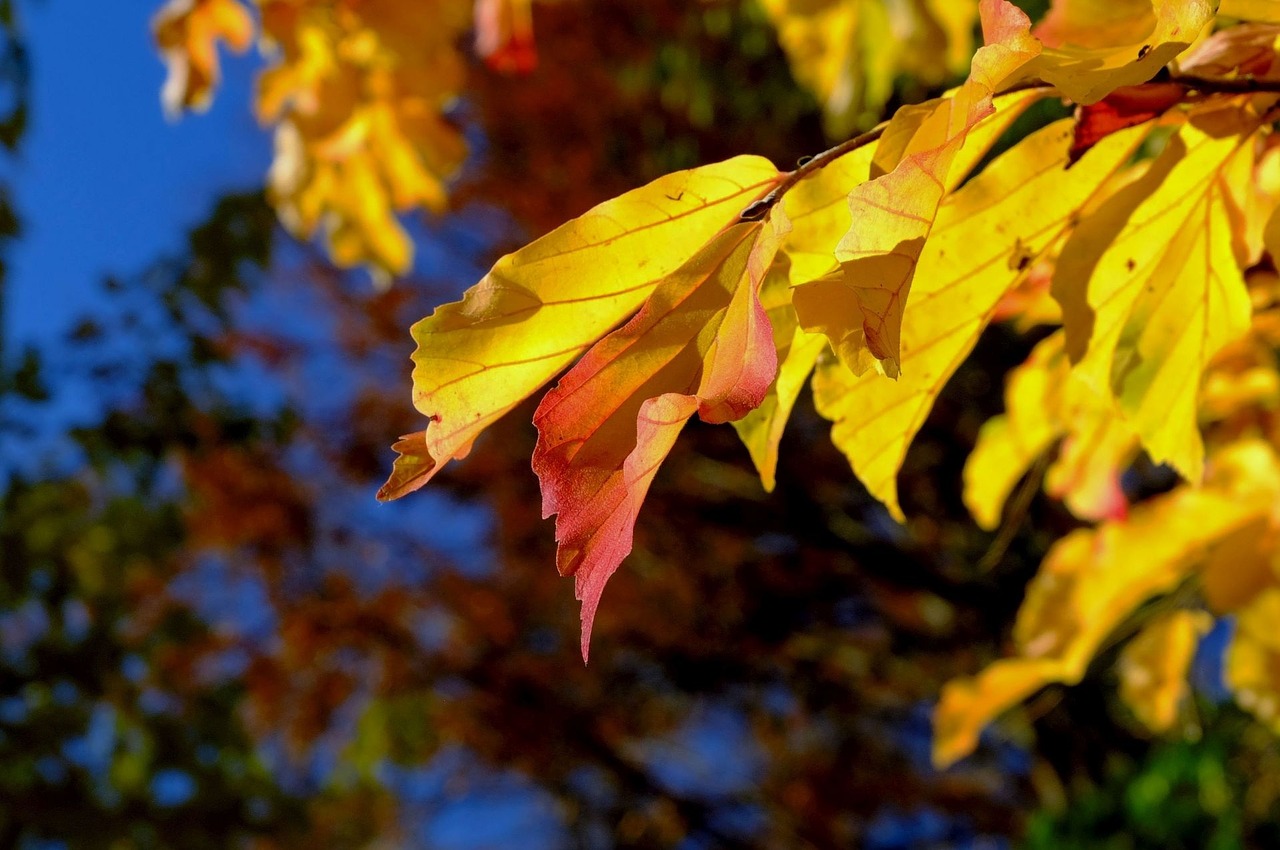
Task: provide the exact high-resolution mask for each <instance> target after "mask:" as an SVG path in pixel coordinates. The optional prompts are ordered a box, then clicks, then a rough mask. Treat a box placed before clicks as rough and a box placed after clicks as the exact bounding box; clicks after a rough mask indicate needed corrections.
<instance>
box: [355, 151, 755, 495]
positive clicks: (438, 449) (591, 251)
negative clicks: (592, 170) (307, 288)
mask: <svg viewBox="0 0 1280 850" xmlns="http://www.w3.org/2000/svg"><path fill="white" fill-rule="evenodd" d="M777 177H778V172H777V169H775V168H774V167H773V165H772V164H771V163H769V161H768V160H765V159H762V158H760V157H738V158H736V159H731V160H728V161H726V162H722V163H718V164H715V165H708V166H703V167H701V168H696V169H693V170H690V171H680V172H676V173H674V174H669V175H667V176H665V177H662V178H660V179H658V180H655V181H654V182H653V183H650V184H648V185H647V186H644V187H642V188H640V189H636V190H633V191H631V192H628V193H627V194H625V195H622V196H620V197H618V198H614V199H613V200H611V201H606V202H605V203H603V204H601V205H600V206H598V207H596V208H594V209H592V210H590V211H589V212H587V213H585V214H584V215H582V216H581V217H579V218H576V219H574V220H573V221H570V222H568V223H566V224H564V225H562V226H561V227H559V228H557V229H556V230H554V231H552V232H551V233H549V234H547V235H546V236H544V237H543V238H541V239H539V240H537V241H536V242H533V243H532V244H530V245H528V246H526V247H524V248H522V249H520V250H519V251H517V252H515V253H514V254H508V255H507V256H505V257H503V258H502V259H500V260H499V261H498V262H497V264H495V265H494V267H493V269H492V270H490V272H489V273H488V274H487V275H486V276H485V277H484V279H483V280H481V281H480V282H479V283H478V284H476V285H475V286H473V287H472V288H471V289H469V290H468V291H467V294H466V295H465V297H464V298H463V300H462V301H459V302H455V303H452V304H446V305H444V306H443V307H440V308H438V309H437V310H436V311H435V312H434V313H433V314H432V315H431V316H429V317H427V318H426V319H423V320H422V321H420V322H418V323H417V324H416V325H414V328H413V336H414V339H416V340H417V341H418V350H417V352H416V353H415V354H414V371H413V379H414V405H415V406H416V407H417V408H418V410H419V411H420V412H422V414H423V415H424V416H426V417H428V418H429V419H430V420H431V424H430V426H429V427H428V428H427V431H426V434H425V436H424V437H422V438H421V440H419V439H418V438H416V437H414V438H412V440H413V445H414V446H415V451H414V453H413V454H412V455H411V456H407V458H406V459H405V460H402V461H399V462H398V466H397V471H396V472H393V474H392V480H391V481H390V482H388V484H387V486H385V487H384V488H383V490H382V491H381V493H380V497H381V498H384V499H393V498H397V497H399V496H403V495H404V494H405V493H408V492H411V491H412V490H415V489H417V488H418V487H421V486H422V485H423V484H425V483H426V482H427V481H428V480H430V478H431V476H433V475H434V474H435V473H436V471H437V470H438V469H439V468H440V465H441V464H443V463H445V462H446V461H448V460H451V459H453V458H455V457H459V456H461V455H462V454H463V453H465V452H466V451H467V449H468V448H469V447H470V446H471V443H472V442H473V441H474V440H475V438H476V436H477V435H479V434H480V432H481V431H483V430H484V429H485V428H486V427H487V426H488V425H489V423H491V422H492V421H493V420H495V419H497V418H498V417H499V416H501V415H502V414H504V413H506V412H507V411H508V410H510V409H511V408H512V407H514V406H515V405H517V404H519V403H520V402H521V401H522V400H524V399H525V398H528V397H529V395H531V394H532V393H533V392H534V391H536V390H537V389H538V388H539V387H541V386H542V385H543V384H545V383H546V382H547V381H549V380H551V378H553V377H555V375H556V373H557V372H559V371H561V370H562V369H564V368H565V367H566V366H568V365H569V364H570V363H572V362H573V361H574V360H576V359H577V358H578V357H579V356H580V355H581V354H582V353H583V352H584V351H586V349H587V348H588V347H589V346H591V345H592V344H593V343H595V342H596V340H598V339H599V338H600V337H602V336H604V335H605V334H606V333H608V332H609V330H610V329H611V328H613V327H615V326H616V325H617V324H618V323H619V322H622V321H623V320H625V319H626V318H627V317H628V316H630V315H631V314H632V313H634V312H635V311H636V310H637V309H639V307H640V305H641V304H642V303H644V301H645V299H646V298H648V296H649V294H650V293H651V292H652V291H653V288H654V287H655V286H656V285H657V284H658V282H659V281H661V280H662V279H664V278H666V277H667V276H668V275H669V274H671V273H672V272H673V271H675V270H676V269H677V268H679V267H680V266H681V265H683V264H684V262H685V261H686V260H687V259H688V258H689V257H690V256H692V255H693V254H694V253H695V252H696V251H697V250H698V249H699V248H700V247H701V246H702V244H703V243H705V242H706V241H707V240H709V239H710V238H711V237H712V236H713V235H715V233H717V232H718V231H719V230H721V229H722V228H723V227H724V226H725V225H726V224H728V223H729V222H731V221H733V220H735V219H736V217H737V215H738V213H739V212H740V211H741V210H742V208H743V207H745V206H746V205H747V204H749V203H750V202H751V201H752V200H754V199H755V198H756V196H758V195H760V194H762V193H763V192H765V191H767V190H768V189H769V187H770V186H771V185H772V184H773V182H774V181H775V180H776V179H777ZM405 439H410V438H405ZM408 470H412V471H408Z"/></svg>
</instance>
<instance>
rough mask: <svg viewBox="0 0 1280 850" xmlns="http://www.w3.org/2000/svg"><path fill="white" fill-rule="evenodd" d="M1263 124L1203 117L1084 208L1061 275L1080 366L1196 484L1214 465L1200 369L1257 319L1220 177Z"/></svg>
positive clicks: (1070, 341)
mask: <svg viewBox="0 0 1280 850" xmlns="http://www.w3.org/2000/svg"><path fill="white" fill-rule="evenodd" d="M1255 126H1256V125H1255V123H1254V122H1252V121H1251V120H1250V119H1249V118H1248V117H1247V116H1246V115H1245V114H1244V113H1243V111H1242V110H1239V109H1236V108H1230V109H1225V110H1219V111H1217V112H1214V113H1211V114H1209V115H1204V116H1198V117H1193V118H1192V119H1191V121H1190V122H1189V123H1187V124H1185V125H1184V126H1183V127H1182V128H1181V129H1180V131H1179V132H1178V134H1177V135H1175V136H1173V137H1172V138H1171V139H1170V140H1169V142H1168V144H1167V145H1166V147H1165V149H1164V151H1163V152H1162V153H1161V154H1160V156H1159V157H1158V158H1157V159H1156V160H1155V161H1154V162H1153V163H1151V165H1150V167H1149V168H1148V170H1147V172H1146V173H1145V174H1144V175H1143V176H1142V177H1141V178H1139V179H1138V180H1136V181H1135V182H1134V183H1132V184H1131V185H1130V186H1128V187H1126V188H1125V189H1124V190H1122V191H1121V192H1119V193H1117V195H1116V196H1115V197H1114V198H1113V199H1111V201H1109V202H1108V203H1106V204H1104V205H1102V206H1101V207H1100V208H1099V209H1098V210H1097V211H1095V212H1094V213H1092V214H1091V215H1088V216H1086V217H1085V218H1084V220H1083V221H1082V222H1081V224H1080V226H1079V227H1078V228H1077V229H1076V231H1075V233H1074V234H1073V235H1072V238H1071V239H1070V241H1068V243H1067V244H1066V246H1065V247H1064V248H1063V250H1062V256H1061V258H1060V259H1059V261H1058V267H1057V272H1056V275H1055V279H1054V293H1055V295H1057V296H1059V301H1060V302H1061V303H1062V305H1063V320H1064V323H1065V326H1066V332H1067V351H1068V353H1069V354H1070V355H1071V357H1072V359H1073V361H1077V362H1078V365H1077V366H1076V374H1078V375H1079V376H1080V377H1081V378H1083V379H1084V380H1085V381H1086V382H1087V383H1089V384H1090V385H1091V386H1092V387H1093V388H1094V389H1095V390H1097V391H1098V392H1102V393H1108V392H1111V393H1114V395H1115V398H1116V399H1117V401H1118V403H1119V406H1120V409H1121V411H1122V412H1123V413H1124V415H1125V416H1126V417H1127V418H1128V420H1129V423H1130V425H1131V426H1132V427H1133V429H1134V430H1135V431H1136V432H1137V433H1138V436H1139V437H1140V438H1141V440H1142V445H1143V447H1144V448H1145V449H1146V450H1147V451H1148V452H1149V453H1150V454H1151V456H1152V458H1153V459H1154V460H1156V461H1157V462H1161V463H1169V464H1171V465H1172V466H1173V467H1174V468H1175V469H1177V470H1178V472H1180V473H1181V474H1182V475H1183V476H1185V477H1186V478H1188V479H1189V480H1191V481H1193V482H1194V481H1199V480H1200V477H1201V474H1202V470H1203V465H1204V447H1203V444H1202V442H1201V437H1200V431H1199V428H1198V426H1197V421H1196V400H1197V396H1198V393H1199V389H1200V379H1201V375H1202V374H1203V372H1204V368H1205V365H1206V364H1207V363H1208V361H1209V358H1211V357H1212V356H1213V355H1214V354H1215V353H1216V352H1217V351H1218V350H1220V349H1221V348H1222V347H1223V346H1224V345H1226V344H1227V343H1228V342H1230V341H1232V340H1233V339H1236V338H1238V337H1240V336H1241V335H1243V334H1244V333H1245V332H1246V331H1247V330H1248V328H1249V315H1250V304H1249V295H1248V292H1247V290H1246V289H1245V285H1244V278H1243V275H1242V273H1241V271H1240V268H1239V266H1238V265H1237V261H1236V257H1235V254H1234V252H1233V250H1232V234H1233V225H1232V220H1231V215H1230V213H1229V211H1228V208H1227V194H1226V190H1225V189H1224V188H1223V186H1222V182H1221V180H1220V176H1221V174H1222V172H1223V170H1224V169H1227V168H1228V167H1229V165H1230V163H1231V161H1232V159H1233V158H1234V157H1236V156H1239V155H1248V153H1249V151H1248V145H1246V144H1245V141H1246V140H1247V139H1248V138H1249V134H1250V133H1251V132H1252V131H1253V129H1255ZM1080 293H1084V298H1083V299H1082V298H1081V297H1080V295H1079V294H1080ZM1082 301H1083V302H1087V303H1082Z"/></svg>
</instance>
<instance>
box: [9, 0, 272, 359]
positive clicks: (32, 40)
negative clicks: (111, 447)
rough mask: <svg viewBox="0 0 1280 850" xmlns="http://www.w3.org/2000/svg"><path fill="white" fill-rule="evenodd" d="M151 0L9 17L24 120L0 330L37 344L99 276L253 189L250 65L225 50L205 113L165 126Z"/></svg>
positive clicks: (37, 8) (130, 265)
mask: <svg viewBox="0 0 1280 850" xmlns="http://www.w3.org/2000/svg"><path fill="white" fill-rule="evenodd" d="M160 5H161V4H160V3H159V2H158V0H157V2H150V0H148V1H147V2H126V3H104V2H81V3H67V2H51V3H39V4H35V3H32V4H24V5H23V6H22V7H21V9H20V11H22V12H24V13H25V16H24V18H23V19H22V24H23V30H24V32H25V33H26V35H27V38H28V44H29V47H30V51H31V60H32V73H33V80H32V98H31V106H32V111H31V124H30V127H29V129H28V132H27V135H26V137H25V138H24V139H23V142H22V147H21V151H20V153H19V156H18V158H17V162H16V163H14V164H13V165H12V166H11V167H10V168H7V169H6V171H8V173H10V174H11V175H12V179H13V185H14V189H15V195H16V197H15V201H16V205H17V208H18V213H19V215H20V216H21V217H22V220H23V224H24V228H25V229H24V232H23V235H22V237H21V238H20V239H19V240H18V241H17V242H16V243H15V246H14V248H13V251H12V254H11V256H10V262H11V271H10V278H9V304H8V310H7V314H6V322H7V323H8V327H7V328H6V329H5V330H6V332H7V333H6V337H7V338H8V340H9V341H10V344H11V345H13V346H15V347H16V346H19V345H21V344H22V343H25V342H35V343H46V344H47V343H48V342H49V341H51V340H52V339H53V338H55V337H56V336H57V335H58V334H60V333H61V332H62V331H63V330H65V329H66V328H67V327H68V326H69V325H70V324H72V322H73V321H74V320H75V319H76V318H77V317H79V316H81V315H83V314H84V313H85V312H86V311H90V310H92V308H93V305H94V303H95V300H96V299H97V298H98V297H99V296H98V295H97V293H98V289H99V283H100V281H101V280H102V278H103V276H104V275H105V274H106V273H108V272H111V273H116V274H120V275H128V274H131V273H133V272H136V271H139V270H140V269H141V268H143V267H144V266H145V265H147V263H149V262H150V261H152V260H154V259H156V258H157V257H158V256H159V255H161V254H163V253H164V252H166V251H170V250H178V249H180V248H181V246H182V239H183V235H184V233H185V232H186V230H187V228H189V227H190V226H191V225H193V224H196V223H198V222H200V221H202V220H203V219H204V217H205V216H206V214H207V213H208V211H209V209H210V208H211V205H212V204H213V202H214V200H215V199H216V198H217V197H218V196H220V195H221V194H223V193H225V192H226V191H228V190H231V189H245V188H251V187H255V186H260V185H261V184H262V179H263V175H264V174H265V173H266V169H267V166H268V164H269V162H270V156H271V139H270V134H269V133H267V132H265V131H263V130H262V129H261V128H259V127H258V126H257V124H256V122H255V121H254V119H253V117H252V113H251V111H250V108H249V98H250V94H251V90H252V78H253V73H254V68H255V67H256V65H257V64H258V63H257V59H256V57H255V56H254V55H252V54H249V55H246V56H244V57H230V59H229V61H227V62H225V63H224V66H223V67H224V70H225V71H226V76H225V79H224V84H223V87H222V89H221V90H220V91H219V93H218V97H217V99H216V100H215V102H214V105H213V108H212V109H211V110H210V111H209V112H208V113H205V114H203V115H188V116H186V117H184V118H183V119H182V120H180V121H178V122H170V121H167V120H166V119H165V117H164V114H163V112H162V111H161V108H160V99H159V92H160V86H161V84H162V83H163V81H164V65H163V64H162V63H161V61H160V59H159V57H158V55H157V54H156V51H155V49H154V47H153V46H152V43H151V30H150V18H151V15H152V14H154V12H155V10H156V9H157V8H159V6H160Z"/></svg>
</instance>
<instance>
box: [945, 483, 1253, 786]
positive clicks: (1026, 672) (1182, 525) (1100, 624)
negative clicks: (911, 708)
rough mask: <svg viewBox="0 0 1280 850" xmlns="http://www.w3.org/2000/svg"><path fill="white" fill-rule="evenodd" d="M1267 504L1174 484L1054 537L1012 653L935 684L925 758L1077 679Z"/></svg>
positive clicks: (962, 746) (959, 749)
mask: <svg viewBox="0 0 1280 850" xmlns="http://www.w3.org/2000/svg"><path fill="white" fill-rule="evenodd" d="M1268 509H1269V504H1268V502H1266V501H1264V500H1260V499H1240V498H1234V497H1233V496H1232V495H1231V494H1228V493H1224V492H1214V491H1210V490H1196V489H1191V488H1188V487H1183V488H1181V489H1179V490H1177V491H1174V492H1173V493H1170V494H1168V495H1165V496H1161V497H1158V498H1156V499H1153V500H1151V501H1149V502H1145V503H1143V504H1141V505H1138V506H1136V507H1135V508H1134V509H1133V511H1132V513H1130V515H1129V516H1128V518H1127V519H1126V520H1124V521H1119V522H1109V523H1104V524H1103V525H1101V526H1099V527H1098V528H1097V529H1096V530H1093V529H1080V530H1077V531H1074V532H1072V533H1071V534H1069V535H1067V536H1066V537H1064V538H1062V539H1061V540H1059V541H1058V542H1057V543H1055V544H1054V546H1053V548H1052V549H1050V550H1049V553H1048V554H1047V555H1046V556H1045V559H1044V563H1043V564H1041V566H1040V570H1039V572H1038V573H1037V574H1036V577H1035V579H1034V580H1033V581H1032V582H1031V585H1030V586H1029V587H1028V588H1027V596H1026V599H1025V600H1024V601H1023V603H1022V607H1021V609H1020V610H1019V611H1018V619H1017V623H1016V625H1015V627H1014V641H1015V643H1016V646H1017V650H1018V655H1017V656H1016V657H1014V658H1009V659H1005V660H1001V661H997V662H995V663H994V664H992V665H990V666H989V667H987V668H986V669H985V670H984V671H982V672H981V673H980V674H978V676H977V677H976V678H973V679H960V680H958V681H956V682H952V683H949V684H948V685H946V686H945V687H944V688H943V692H942V699H941V700H940V702H939V704H938V708H937V711H936V713H935V715H934V730H935V737H934V762H935V763H936V764H938V765H939V766H945V765H948V764H951V763H952V762H954V761H956V760H957V759H959V758H962V757H964V756H965V755H967V754H968V753H970V752H971V751H972V749H973V747H974V746H975V744H976V742H977V733H978V731H979V730H980V729H981V727H982V726H985V725H986V724H987V723H989V722H991V721H992V720H994V719H995V718H996V717H997V716H998V715H1000V714H1001V713H1002V712H1004V711H1005V710H1007V709H1009V708H1011V707H1012V706H1013V705H1015V704H1017V703H1018V702H1019V701H1021V700H1022V699H1024V698H1026V697H1027V696H1029V695H1030V694H1032V693H1034V692H1035V691H1037V690H1039V689H1040V688H1042V687H1044V686H1045V685H1049V684H1054V683H1063V684H1075V683H1076V682H1079V681H1080V679H1081V678H1082V677H1083V676H1084V674H1085V671H1086V669H1087V668H1088V665H1089V662H1090V661H1091V660H1092V659H1093V657H1094V655H1096V654H1097V652H1098V651H1099V649H1100V648H1101V647H1102V646H1103V643H1104V641H1105V640H1107V638H1108V637H1109V636H1110V635H1111V634H1112V633H1113V632H1114V631H1115V629H1116V627H1117V626H1119V625H1120V623H1121V622H1123V621H1124V620H1125V618H1127V617H1129V616H1130V615H1131V614H1132V613H1133V612H1134V611H1135V610H1136V609H1137V608H1138V606H1140V605H1141V604H1142V603H1144V602H1145V601H1147V600H1148V599H1150V598H1152V597H1154V596H1157V595H1159V594H1163V593H1168V592H1170V591H1172V590H1174V589H1175V588H1176V587H1178V586H1179V585H1180V584H1181V583H1182V582H1183V581H1185V580H1186V579H1187V578H1188V577H1189V576H1191V575H1192V574H1193V571H1194V570H1195V569H1196V568H1197V567H1200V566H1202V565H1203V564H1204V563H1205V562H1206V560H1208V559H1209V558H1210V557H1211V555H1212V553H1213V549H1214V547H1215V546H1217V545H1220V544H1222V543H1223V542H1225V541H1227V540H1229V539H1230V538H1231V537H1232V535H1234V534H1236V533H1240V532H1242V531H1244V532H1246V533H1250V534H1252V533H1253V532H1254V531H1255V529H1256V523H1257V521H1258V520H1259V518H1260V517H1263V516H1265V515H1266V514H1267V512H1268ZM997 684H998V685H999V686H997Z"/></svg>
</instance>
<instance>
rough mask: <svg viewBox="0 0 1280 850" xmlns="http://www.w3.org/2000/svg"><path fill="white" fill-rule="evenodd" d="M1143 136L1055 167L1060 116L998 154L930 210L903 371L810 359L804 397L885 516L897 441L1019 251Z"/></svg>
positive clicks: (908, 434) (1062, 130) (936, 388)
mask: <svg viewBox="0 0 1280 850" xmlns="http://www.w3.org/2000/svg"><path fill="white" fill-rule="evenodd" d="M1145 136H1146V131H1145V129H1144V128H1141V127H1137V128H1131V129H1128V130H1124V131H1122V132H1120V133H1116V134H1113V135H1112V136H1109V137H1108V138H1106V139H1104V140H1103V141H1102V142H1101V143H1099V144H1098V145H1097V146H1096V147H1094V148H1093V149H1092V150H1091V151H1090V152H1089V153H1087V154H1086V155H1085V156H1084V158H1083V159H1082V160H1081V161H1080V162H1079V163H1077V164H1076V165H1075V166H1074V167H1072V168H1071V169H1070V170H1067V171H1064V170H1063V169H1064V167H1065V165H1066V161H1067V152H1068V149H1069V147H1070V143H1071V126H1070V121H1067V120H1064V121H1060V122H1057V123H1055V124H1053V125H1051V126H1049V127H1046V128H1044V129H1043V130H1040V131H1038V132H1037V133H1035V134H1033V135H1031V136H1029V137H1028V138H1027V139H1025V140H1023V142H1022V143H1020V144H1019V145H1017V146H1016V147H1014V148H1013V149H1011V150H1009V151H1007V152H1006V153H1005V154H1003V155H1002V156H1001V157H999V158H997V159H996V160H995V161H994V162H992V163H991V164H990V165H989V166H988V167H987V168H986V169H985V170H984V171H983V172H982V173H980V174H979V175H978V176H977V177H975V178H974V179H973V180H971V181H970V182H969V183H968V184H966V185H965V186H964V188H962V189H961V190H960V191H958V192H957V193H956V194H955V195H953V196H951V197H950V198H949V199H948V201H947V202H946V203H944V204H943V205H942V207H941V209H940V210H939V213H938V223H937V225H936V226H935V227H934V229H933V233H932V234H931V236H930V238H929V241H928V243H927V244H926V245H925V250H924V252H923V253H922V254H921V258H920V273H919V284H918V286H917V287H916V293H915V296H914V302H913V304H914V306H913V307H912V309H911V310H910V311H909V312H908V313H907V315H906V319H905V321H904V324H903V342H902V352H903V354H902V357H903V364H904V366H905V367H906V368H905V369H904V371H903V374H902V375H901V377H899V379H898V380H897V381H886V380H885V379H884V378H883V376H880V375H878V374H875V373H873V372H868V373H865V374H863V375H859V376H855V375H854V374H853V373H852V372H850V371H849V370H847V369H845V368H844V367H843V366H842V365H841V364H839V363H837V362H831V363H828V364H824V365H821V366H820V367H819V368H818V370H817V372H816V373H815V376H814V382H813V389H814V400H815V403H816V404H817V407H818V412H819V413H821V414H822V415H823V416H825V417H827V418H828V419H830V420H832V423H833V424H832V429H831V439H832V440H833V441H834V442H835V444H836V446H837V447H838V448H839V449H840V450H841V451H842V452H843V453H844V455H845V456H846V457H847V458H848V459H849V462H850V464H851V465H852V466H853V470H854V472H855V473H856V474H857V476H858V477H859V478H860V479H861V480H862V482H863V484H865V485H866V487H867V489H868V490H869V491H870V492H871V494H872V495H873V496H875V497H876V498H877V499H879V500H880V501H881V502H883V503H884V504H885V506H886V507H888V508H889V511H890V513H891V514H893V516H894V517H896V518H898V519H900V520H901V519H902V518H903V515H902V509H901V508H900V507H899V505H898V487H897V476H898V470H899V468H900V467H901V466H902V461H903V458H905V457H906V453H907V447H908V446H909V445H910V444H911V440H912V438H913V437H915V435H916V432H918V431H919V430H920V427H921V426H922V425H923V424H924V421H925V417H927V416H928V414H929V411H930V409H932V407H933V403H934V400H935V399H936V398H937V396H938V393H939V392H941V391H942V387H943V385H945V384H946V382H947V380H948V379H949V378H950V377H951V375H952V374H953V373H954V372H955V370H956V369H957V368H959V366H960V364H961V363H962V362H963V361H964V358H965V357H966V356H968V354H969V352H970V351H971V350H972V348H973V345H974V343H975V342H976V341H977V339H978V335H979V334H980V333H981V332H982V330H983V328H985V327H986V326H987V324H988V323H989V322H990V320H991V317H992V315H993V314H994V311H995V309H996V307H997V306H998V305H999V303H1000V301H1001V299H1002V298H1003V297H1004V295H1005V293H1007V292H1008V291H1010V290H1011V289H1012V288H1013V287H1014V286H1015V285H1017V283H1018V281H1019V280H1020V279H1021V277H1022V275H1023V274H1024V271H1025V270H1024V269H1023V268H1022V267H1023V265H1024V262H1023V261H1024V260H1025V259H1026V258H1028V257H1035V256H1037V255H1039V254H1040V253H1042V252H1043V251H1044V250H1045V249H1046V248H1047V247H1048V246H1050V245H1052V244H1054V243H1055V242H1057V241H1058V240H1059V239H1060V238H1061V236H1062V234H1063V233H1065V232H1066V231H1067V230H1068V229H1069V228H1070V226H1071V225H1072V223H1073V221H1074V216H1075V215H1076V214H1077V211H1078V210H1079V209H1080V207H1081V206H1083V205H1085V204H1086V203H1088V202H1090V201H1091V199H1093V198H1094V197H1095V196H1096V195H1098V194H1099V193H1101V192H1102V191H1103V188H1104V187H1105V185H1106V184H1107V181H1108V179H1109V178H1110V177H1111V176H1112V175H1113V174H1114V173H1115V172H1116V171H1117V170H1118V169H1120V168H1121V167H1122V166H1123V165H1124V164H1125V163H1126V162H1127V161H1128V159H1129V158H1130V157H1131V156H1132V155H1133V153H1134V152H1135V151H1136V150H1137V148H1138V145H1139V144H1141V142H1142V140H1143V139H1144V138H1145ZM993 236H994V237H996V238H993ZM1027 265H1028V267H1029V264H1027Z"/></svg>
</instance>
